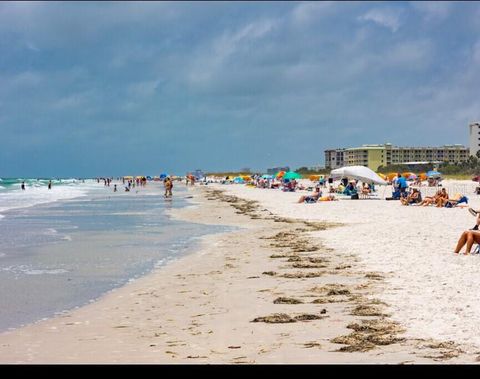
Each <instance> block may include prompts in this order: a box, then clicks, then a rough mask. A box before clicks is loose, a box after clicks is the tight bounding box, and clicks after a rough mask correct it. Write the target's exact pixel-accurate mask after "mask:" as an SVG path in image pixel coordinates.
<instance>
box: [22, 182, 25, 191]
mask: <svg viewBox="0 0 480 379" xmlns="http://www.w3.org/2000/svg"><path fill="white" fill-rule="evenodd" d="M22 190H23V191H25V182H22Z"/></svg>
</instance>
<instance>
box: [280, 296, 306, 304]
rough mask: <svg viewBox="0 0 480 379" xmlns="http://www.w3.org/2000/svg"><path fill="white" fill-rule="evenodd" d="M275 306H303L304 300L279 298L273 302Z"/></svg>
mask: <svg viewBox="0 0 480 379" xmlns="http://www.w3.org/2000/svg"><path fill="white" fill-rule="evenodd" d="M273 303H274V304H303V301H302V300H299V299H295V298H293V297H278V298H276V299H275V300H274V301H273Z"/></svg>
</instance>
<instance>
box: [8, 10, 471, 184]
mask: <svg viewBox="0 0 480 379" xmlns="http://www.w3.org/2000/svg"><path fill="white" fill-rule="evenodd" d="M479 94H480V2H343V1H342V2H273V1H269V2H216V1H214V2H198V1H194V2H123V1H122V2H37V1H35V2H11V1H8V2H6V1H4V2H0V141H1V148H0V177H95V176H107V175H108V176H110V175H112V176H118V175H141V174H143V175H158V174H160V173H164V172H166V173H170V174H176V175H184V174H185V173H186V172H188V171H192V170H195V169H203V170H205V171H227V170H239V169H241V168H245V167H248V168H251V169H252V170H255V171H265V170H266V169H267V168H269V167H276V166H284V165H288V166H290V167H291V168H298V167H301V166H314V165H319V164H320V165H321V164H323V162H324V150H325V149H328V148H337V147H356V146H360V145H362V144H375V143H385V142H390V143H393V144H394V145H397V146H440V145H444V144H454V143H459V144H464V145H467V144H468V124H469V122H472V121H478V120H480V95H479Z"/></svg>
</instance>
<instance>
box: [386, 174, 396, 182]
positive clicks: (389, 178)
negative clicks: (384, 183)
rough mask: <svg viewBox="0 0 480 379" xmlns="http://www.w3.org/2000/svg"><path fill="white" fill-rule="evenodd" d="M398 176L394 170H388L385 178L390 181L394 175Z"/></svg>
mask: <svg viewBox="0 0 480 379" xmlns="http://www.w3.org/2000/svg"><path fill="white" fill-rule="evenodd" d="M397 176H398V174H397V173H396V172H389V173H388V174H387V178H388V180H389V181H392V180H393V179H395V178H396V177H397Z"/></svg>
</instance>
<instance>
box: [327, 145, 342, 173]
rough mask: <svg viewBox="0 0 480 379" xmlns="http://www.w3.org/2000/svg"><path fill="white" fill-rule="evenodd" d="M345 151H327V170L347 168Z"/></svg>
mask: <svg viewBox="0 0 480 379" xmlns="http://www.w3.org/2000/svg"><path fill="white" fill-rule="evenodd" d="M344 154H345V149H331V150H325V168H329V169H334V168H339V167H343V166H345V159H344V157H345V155H344Z"/></svg>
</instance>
